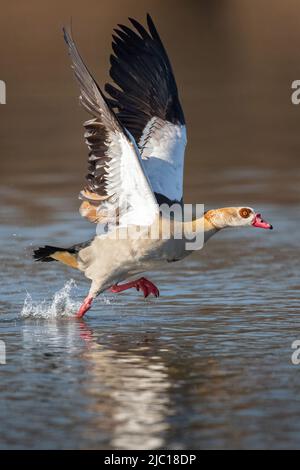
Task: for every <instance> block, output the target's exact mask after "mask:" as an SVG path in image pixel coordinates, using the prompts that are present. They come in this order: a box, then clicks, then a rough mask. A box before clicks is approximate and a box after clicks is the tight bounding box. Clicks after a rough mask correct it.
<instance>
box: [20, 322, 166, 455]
mask: <svg viewBox="0 0 300 470" xmlns="http://www.w3.org/2000/svg"><path fill="white" fill-rule="evenodd" d="M23 346H24V348H25V349H30V350H31V353H32V349H34V350H36V349H37V347H38V348H39V350H40V352H42V351H43V352H42V354H43V357H44V358H46V359H47V358H48V360H46V361H44V363H43V362H42V361H41V363H40V367H41V368H45V370H46V369H47V370H48V369H49V357H48V356H49V354H50V353H49V351H50V352H51V369H52V370H55V371H56V373H57V372H59V371H60V370H61V371H62V372H63V375H62V376H61V379H60V380H61V381H67V382H70V381H72V382H73V383H74V381H75V383H76V381H78V386H76V390H75V389H74V390H70V391H69V393H70V394H71V395H73V394H74V397H76V399H73V398H71V397H70V398H71V399H70V405H69V407H70V408H72V411H70V410H69V408H68V410H67V413H74V414H75V417H74V419H75V420H78V416H76V413H79V411H78V409H77V410H76V408H77V405H78V402H80V419H82V421H83V424H82V426H81V431H80V432H81V434H82V436H81V439H80V444H79V445H82V446H85V443H88V446H89V447H90V448H101V446H105V448H112V449H114V448H117V449H155V448H161V447H163V446H164V444H165V435H166V432H167V431H168V429H169V423H168V416H169V414H170V409H171V405H170V396H169V390H170V387H171V385H170V379H169V376H168V368H167V366H166V365H165V363H164V361H163V359H162V353H161V352H160V349H161V348H163V345H162V344H161V343H160V341H159V339H158V334H157V333H153V332H151V333H141V332H138V333H137V334H134V333H132V332H130V333H126V332H125V333H121V332H117V333H113V334H111V333H107V334H106V333H105V332H104V333H103V331H102V330H101V329H98V328H97V329H92V328H91V327H90V326H87V324H86V323H85V322H84V321H81V322H74V320H72V321H71V320H64V321H52V322H35V324H34V325H33V323H32V322H30V323H26V322H25V324H24V328H23ZM163 354H165V349H164V352H163ZM47 355H48V356H47ZM70 356H71V357H70ZM24 357H25V358H26V357H27V360H28V361H31V362H32V361H33V359H32V358H33V357H34V356H33V355H32V354H28V355H24ZM36 360H37V358H35V361H36ZM23 365H24V366H26V367H30V366H33V364H29V363H26V364H25V363H24V364H23ZM79 372H80V373H79ZM78 377H79V379H78ZM74 379H75V380H74ZM58 386H59V384H58V383H57V382H55V381H53V383H52V382H51V385H50V386H49V383H48V386H47V391H45V394H46V393H47V396H48V397H49V396H58V395H59V394H60V393H61V391H60V390H58ZM60 386H62V385H61V384H60ZM39 393H43V391H42V390H40V392H39ZM65 406H68V405H67V404H65ZM45 424H47V423H45Z"/></svg>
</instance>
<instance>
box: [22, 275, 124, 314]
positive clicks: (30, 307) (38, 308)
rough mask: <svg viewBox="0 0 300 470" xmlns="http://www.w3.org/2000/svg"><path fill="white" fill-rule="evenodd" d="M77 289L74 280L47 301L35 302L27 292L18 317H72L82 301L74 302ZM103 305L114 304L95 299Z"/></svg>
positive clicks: (110, 300) (103, 297)
mask: <svg viewBox="0 0 300 470" xmlns="http://www.w3.org/2000/svg"><path fill="white" fill-rule="evenodd" d="M76 289H77V285H76V282H75V281H74V279H71V280H70V281H68V282H66V284H65V285H64V287H63V288H62V289H60V290H59V291H57V292H55V294H54V296H53V298H52V299H51V300H50V301H49V300H46V299H44V300H42V301H39V302H36V301H34V300H33V298H32V296H31V295H30V294H29V292H28V293H27V294H26V297H25V300H24V304H23V308H22V310H21V313H20V316H21V317H22V318H45V319H52V318H63V317H74V315H75V314H76V312H77V311H78V310H79V307H80V305H81V303H82V301H78V302H77V301H75V300H74V294H73V291H74V290H76ZM97 301H98V302H100V303H101V304H103V305H111V304H112V303H115V302H114V301H112V299H110V298H108V297H106V296H102V297H101V299H97Z"/></svg>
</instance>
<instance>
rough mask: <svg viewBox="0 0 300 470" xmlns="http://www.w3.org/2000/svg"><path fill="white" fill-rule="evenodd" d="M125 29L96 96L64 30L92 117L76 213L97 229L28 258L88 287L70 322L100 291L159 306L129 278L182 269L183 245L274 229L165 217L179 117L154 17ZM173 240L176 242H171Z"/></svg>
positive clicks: (234, 217) (243, 221)
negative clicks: (79, 275) (66, 269)
mask: <svg viewBox="0 0 300 470" xmlns="http://www.w3.org/2000/svg"><path fill="white" fill-rule="evenodd" d="M129 21H130V26H126V25H123V24H119V25H118V28H117V29H115V30H114V34H113V43H112V49H113V55H111V57H110V64H111V66H110V77H111V79H112V81H113V84H110V83H108V84H106V85H105V88H104V91H102V90H101V88H100V87H99V85H98V84H97V82H96V81H95V79H94V78H93V76H92V75H91V73H90V72H89V70H88V68H87V67H86V65H85V63H84V62H83V60H82V58H81V56H80V54H79V52H78V50H77V47H76V45H75V42H74V40H73V38H72V34H71V32H70V31H69V30H67V29H65V28H64V29H63V32H64V39H65V42H66V44H67V47H68V52H69V56H70V58H71V62H72V68H73V71H74V75H75V77H76V79H77V82H78V84H79V88H80V98H79V100H80V103H81V105H82V106H83V107H84V108H85V110H86V111H87V112H88V113H89V114H90V117H91V118H90V119H89V120H87V121H86V122H85V123H84V128H85V133H84V137H85V141H86V143H87V146H88V149H89V158H88V174H87V176H86V185H85V187H84V189H83V190H82V191H81V192H80V195H79V198H80V199H81V201H82V202H81V205H80V209H79V211H80V214H81V215H82V216H83V217H86V218H87V219H88V220H89V221H90V222H93V223H95V224H96V227H97V230H96V235H95V236H94V237H93V238H92V239H91V240H88V241H87V242H84V243H77V244H75V245H73V246H71V247H69V248H59V247H55V246H50V245H46V246H43V247H40V248H38V249H36V250H34V253H33V256H34V258H35V260H37V261H42V262H50V261H60V262H61V263H64V264H66V265H68V266H70V267H72V268H75V269H78V270H80V271H81V272H83V273H84V275H85V276H86V278H88V279H89V280H90V281H91V286H90V290H89V293H88V295H87V297H86V298H85V299H84V301H83V303H82V305H81V307H80V309H79V311H78V312H77V315H76V316H77V317H78V318H82V317H83V316H84V314H85V313H86V312H87V311H88V310H89V309H90V307H91V305H92V302H93V300H94V299H95V297H97V296H98V295H99V294H101V293H103V292H104V291H106V290H110V291H111V292H114V293H119V292H122V291H125V290H127V289H130V288H135V289H137V290H138V291H142V293H143V294H144V297H148V296H149V295H150V294H152V295H154V296H155V297H158V296H159V290H158V288H157V287H156V286H155V284H153V283H152V282H151V281H149V280H148V279H146V278H145V277H138V278H136V279H134V280H130V279H132V278H133V277H134V276H135V277H136V276H137V275H141V274H143V273H145V272H146V271H149V270H152V269H159V268H160V267H161V266H163V265H166V263H170V262H177V261H180V260H182V259H183V258H185V257H186V256H188V255H189V254H191V253H192V252H193V250H191V249H190V248H189V249H188V247H187V242H188V241H191V240H195V238H196V237H197V236H198V235H199V236H201V237H202V238H201V239H203V244H204V243H206V242H207V240H208V239H209V238H211V237H212V236H213V235H214V234H216V233H217V232H219V231H220V230H222V229H224V228H227V227H244V226H249V227H259V228H263V229H272V228H273V227H272V225H270V224H269V223H268V222H265V221H264V220H263V219H262V217H261V215H260V214H259V213H256V212H255V211H254V209H252V208H251V207H244V206H238V207H225V208H218V209H212V210H208V211H206V212H204V213H202V214H201V215H200V216H199V217H194V218H190V219H189V220H186V219H185V217H184V216H181V217H180V216H179V217H174V216H172V214H171V215H170V212H168V210H167V209H166V208H172V207H173V206H174V204H175V205H176V207H179V208H181V209H183V215H184V204H183V170H184V153H185V147H186V142H187V137H186V126H185V118H184V113H183V110H182V107H181V104H180V101H179V94H178V89H177V85H176V81H175V78H174V74H173V70H172V66H171V63H170V60H169V58H168V55H167V52H166V50H165V48H164V46H163V43H162V41H161V39H160V36H159V34H158V32H157V29H156V27H155V25H154V22H153V20H152V18H151V17H150V15H149V14H148V15H147V26H146V27H144V26H143V25H142V24H141V23H139V22H138V21H136V20H135V19H133V18H129ZM162 207H164V210H162V209H161V208H162ZM164 222H166V224H167V225H168V226H169V232H168V236H165V233H164V230H163V228H162V227H163V224H164ZM153 233H154V234H156V236H153ZM178 233H181V237H179V236H175V234H177V235H178ZM149 234H151V235H152V236H149ZM124 281H125V282H124Z"/></svg>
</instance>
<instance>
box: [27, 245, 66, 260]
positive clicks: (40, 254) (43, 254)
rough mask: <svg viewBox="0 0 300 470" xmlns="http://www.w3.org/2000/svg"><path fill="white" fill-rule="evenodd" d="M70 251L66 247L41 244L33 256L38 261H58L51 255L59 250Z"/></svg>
mask: <svg viewBox="0 0 300 470" xmlns="http://www.w3.org/2000/svg"><path fill="white" fill-rule="evenodd" d="M60 251H62V252H64V251H67V252H69V250H68V249H66V248H59V247H57V246H51V245H45V246H41V247H40V248H38V249H37V250H34V251H33V257H34V259H35V260H36V261H43V262H46V263H48V262H49V261H57V260H56V259H55V258H52V257H51V255H53V254H54V253H58V252H60Z"/></svg>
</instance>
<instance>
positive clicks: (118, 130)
mask: <svg viewBox="0 0 300 470" xmlns="http://www.w3.org/2000/svg"><path fill="white" fill-rule="evenodd" d="M64 37H65V41H66V43H67V45H68V48H69V54H70V57H71V60H72V68H73V69H74V73H75V76H76V78H77V80H78V83H79V86H80V103H81V104H82V105H83V106H84V108H85V109H86V110H87V111H88V112H89V113H90V114H91V115H92V116H93V118H92V119H91V120H89V121H86V122H85V123H84V127H85V134H84V136H85V140H86V143H87V145H88V148H89V159H88V163H89V166H88V175H87V177H86V179H87V187H86V188H85V189H83V190H82V191H81V193H80V198H81V199H83V200H84V202H83V203H82V205H81V208H80V212H81V214H82V215H84V216H86V217H87V218H88V219H89V220H92V221H94V222H102V223H107V222H108V223H113V222H116V223H118V224H119V225H128V224H135V225H150V224H151V223H152V222H153V220H154V218H155V215H156V213H157V210H158V207H157V203H156V200H155V197H154V194H153V192H152V189H151V187H150V184H149V181H148V179H147V177H146V175H145V173H144V170H143V167H142V162H141V158H140V155H139V151H138V149H137V147H136V144H135V142H134V140H133V138H132V137H131V136H130V134H129V133H128V132H127V131H126V129H124V127H123V126H122V124H121V123H120V121H119V120H118V118H117V117H116V116H115V114H114V112H113V111H112V110H111V109H110V108H109V105H108V103H107V101H106V99H105V97H104V95H103V93H102V92H101V90H100V88H99V86H98V85H97V83H96V82H95V80H94V79H93V77H92V75H91V74H90V73H89V71H88V69H87V67H86V66H85V64H84V63H83V61H82V59H81V57H80V55H79V53H78V50H77V48H76V45H75V43H74V41H73V39H72V36H71V34H70V33H69V32H67V31H66V30H64ZM115 216H117V220H116V218H115Z"/></svg>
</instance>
